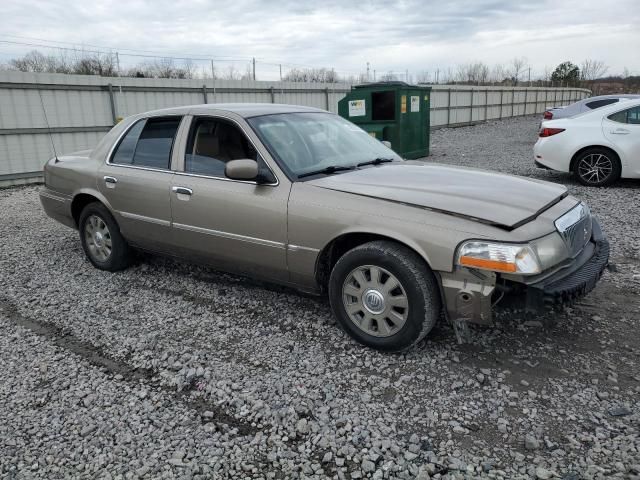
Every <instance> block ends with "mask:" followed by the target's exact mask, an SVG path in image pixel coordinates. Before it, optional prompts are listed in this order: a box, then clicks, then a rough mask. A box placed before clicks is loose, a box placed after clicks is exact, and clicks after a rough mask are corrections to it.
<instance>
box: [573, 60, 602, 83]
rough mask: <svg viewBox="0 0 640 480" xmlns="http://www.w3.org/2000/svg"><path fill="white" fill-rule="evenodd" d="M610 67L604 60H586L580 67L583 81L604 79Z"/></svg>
mask: <svg viewBox="0 0 640 480" xmlns="http://www.w3.org/2000/svg"><path fill="white" fill-rule="evenodd" d="M607 70H609V67H608V66H607V65H605V63H604V62H603V61H602V60H589V59H587V60H584V61H583V62H582V64H581V65H580V74H581V77H582V80H586V81H590V80H595V79H596V78H600V77H603V76H604V74H605V73H607Z"/></svg>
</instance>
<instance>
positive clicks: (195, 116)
mask: <svg viewBox="0 0 640 480" xmlns="http://www.w3.org/2000/svg"><path fill="white" fill-rule="evenodd" d="M190 117H191V118H190V124H189V128H188V132H187V137H186V142H185V145H184V147H185V151H184V154H183V159H182V160H183V161H182V170H181V171H178V170H175V173H176V174H177V175H186V176H191V177H199V178H211V179H214V180H224V181H227V182H236V183H248V184H252V185H261V186H265V187H277V186H278V185H280V178H279V177H278V175H276V172H274V171H273V168H271V165H269V162H267V161H266V160H265V158H264V155H263V154H262V153H260V150H259V149H258V147H256V144H255V143H254V141H253V140H252V139H251V136H250V135H249V134H248V133H247V132H248V130H247V129H246V128H244V126H243V125H242V124H241V123H240V122H238V121H237V120H235V119H234V118H231V117H227V116H223V115H218V114H214V113H210V114H205V113H200V114H199V113H190ZM198 118H211V119H213V120H223V121H228V122H230V123H232V124H234V125H235V126H236V127H238V128H239V129H240V131H241V132H242V134H243V135H244V136H245V138H246V139H247V140H248V141H249V143H251V146H252V147H253V148H254V150H255V151H256V153H257V154H258V155H260V157H262V161H263V162H264V164H265V166H266V167H267V169H268V170H269V171H270V172H271V174H272V175H273V176H274V177H275V179H276V181H275V183H258V182H255V181H252V180H233V179H232V178H228V177H216V176H214V175H203V174H200V173H191V172H187V171H186V170H185V162H184V160H185V158H184V157H186V155H187V151H186V146H187V143H188V140H189V139H188V137H189V135H190V134H191V124H192V123H193V122H194V121H195V120H197V119H198ZM265 150H266V148H265Z"/></svg>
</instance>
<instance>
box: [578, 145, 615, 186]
mask: <svg viewBox="0 0 640 480" xmlns="http://www.w3.org/2000/svg"><path fill="white" fill-rule="evenodd" d="M621 171H622V166H621V165H620V159H619V158H618V156H617V155H616V154H615V153H614V152H612V151H611V150H607V149H605V148H589V149H587V150H585V151H584V152H582V153H580V155H579V156H578V158H576V161H575V163H574V165H573V173H575V175H576V177H578V180H579V181H580V183H582V184H583V185H587V186H589V187H604V186H607V185H611V184H612V183H613V182H615V181H616V180H618V178H620V173H621Z"/></svg>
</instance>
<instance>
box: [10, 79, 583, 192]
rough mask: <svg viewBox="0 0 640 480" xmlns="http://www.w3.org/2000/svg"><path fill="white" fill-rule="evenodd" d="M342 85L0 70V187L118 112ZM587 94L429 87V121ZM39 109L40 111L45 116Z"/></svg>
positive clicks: (303, 101)
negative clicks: (50, 135)
mask: <svg viewBox="0 0 640 480" xmlns="http://www.w3.org/2000/svg"><path fill="white" fill-rule="evenodd" d="M350 89H351V85H349V84H318V83H294V82H263V81H255V82H254V81H233V80H215V81H213V80H210V79H209V80H169V79H148V78H104V77H95V76H83V75H59V74H33V73H22V72H7V71H2V72H0V186H6V185H15V184H21V183H28V182H33V181H38V180H40V179H41V169H42V165H43V164H44V162H45V161H46V160H47V159H49V158H51V157H52V156H53V149H52V145H51V138H50V137H49V135H48V131H49V128H48V127H47V121H48V123H49V127H50V131H51V133H52V139H53V143H54V144H55V148H56V151H57V152H58V154H60V153H63V152H71V151H76V150H82V149H86V148H92V147H93V146H94V145H96V143H97V142H98V141H99V140H100V138H102V136H103V135H104V134H105V133H106V132H107V131H109V129H110V128H111V127H112V126H113V125H114V123H116V122H117V121H118V118H120V117H126V116H128V115H132V114H135V113H140V112H145V111H148V110H154V109H157V108H165V107H172V106H180V105H194V104H202V103H229V102H264V103H289V104H296V105H307V106H312V107H318V108H323V109H326V110H329V111H332V112H336V111H337V105H338V100H340V99H341V98H342V97H344V95H345V94H346V93H347V92H348V91H349V90H350ZM588 94H589V91H588V90H580V89H545V88H526V89H525V88H507V87H468V86H442V85H438V86H435V87H434V89H433V92H432V95H431V125H432V127H441V126H447V125H465V124H471V123H476V122H481V121H484V120H490V119H497V118H504V117H511V116H518V115H525V114H534V113H540V112H542V111H543V110H544V109H545V108H546V107H547V106H549V105H556V104H566V103H570V102H572V101H575V100H577V99H580V98H584V97H585V96H587V95H588ZM45 115H46V117H45Z"/></svg>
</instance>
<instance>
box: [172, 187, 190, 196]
mask: <svg viewBox="0 0 640 480" xmlns="http://www.w3.org/2000/svg"><path fill="white" fill-rule="evenodd" d="M171 190H172V191H173V192H175V194H176V195H187V196H189V197H190V196H191V195H193V190H191V189H190V188H187V187H171Z"/></svg>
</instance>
